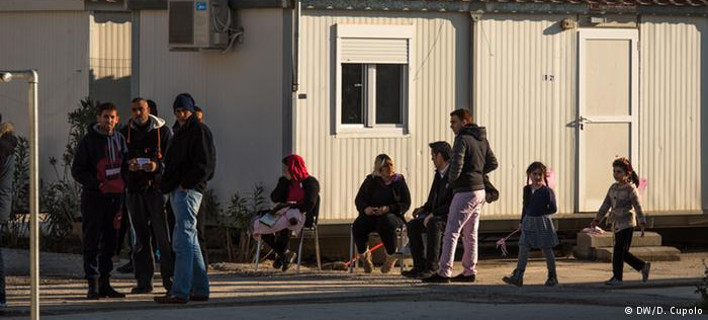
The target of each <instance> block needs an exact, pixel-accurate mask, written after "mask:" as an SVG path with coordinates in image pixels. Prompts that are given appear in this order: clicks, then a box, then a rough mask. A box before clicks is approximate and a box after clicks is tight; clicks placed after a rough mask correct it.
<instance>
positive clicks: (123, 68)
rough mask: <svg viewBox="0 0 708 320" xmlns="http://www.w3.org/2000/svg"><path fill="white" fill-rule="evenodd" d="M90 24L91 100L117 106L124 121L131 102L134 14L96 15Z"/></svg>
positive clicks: (97, 13)
mask: <svg viewBox="0 0 708 320" xmlns="http://www.w3.org/2000/svg"><path fill="white" fill-rule="evenodd" d="M90 20H91V24H90V34H91V43H90V48H91V49H90V55H89V63H90V68H91V75H90V79H89V91H90V94H91V97H92V98H94V99H97V100H99V101H111V102H113V103H116V104H117V105H118V107H119V111H120V113H121V114H123V115H124V117H125V116H127V115H128V114H129V113H128V111H129V104H128V102H130V98H131V97H130V75H131V49H132V45H131V41H132V39H131V34H132V30H131V28H132V23H131V13H130V12H94V13H93V14H91V19H90Z"/></svg>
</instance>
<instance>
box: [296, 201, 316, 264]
mask: <svg viewBox="0 0 708 320" xmlns="http://www.w3.org/2000/svg"><path fill="white" fill-rule="evenodd" d="M319 215H320V197H319V196H318V197H317V203H315V208H314V209H312V212H311V213H309V212H308V213H307V217H306V220H305V225H304V226H303V227H302V230H301V231H300V243H299V244H298V246H297V268H296V269H295V272H297V273H300V265H301V264H302V263H301V262H302V243H303V242H304V240H305V232H306V231H307V232H310V233H312V235H313V240H315V257H316V258H317V270H320V271H322V260H321V257H320V234H319V232H318V231H317V220H318V218H319Z"/></svg>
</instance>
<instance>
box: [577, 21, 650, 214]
mask: <svg viewBox="0 0 708 320" xmlns="http://www.w3.org/2000/svg"><path fill="white" fill-rule="evenodd" d="M578 38H579V45H578V69H579V70H578V119H577V121H576V124H577V126H576V127H577V137H578V140H577V141H578V180H577V181H578V182H577V183H578V186H577V191H578V197H577V200H578V201H577V205H578V210H577V211H579V212H595V211H597V209H598V208H599V207H600V205H601V204H602V201H603V200H604V197H605V194H606V193H607V189H608V188H609V186H610V184H611V183H612V182H613V181H614V179H613V178H612V167H611V165H612V161H613V160H614V159H615V158H617V157H620V156H622V157H629V158H630V159H631V160H632V162H633V163H636V162H637V155H638V152H637V151H638V149H637V146H638V145H639V143H638V141H639V128H638V119H639V118H638V103H639V101H638V99H639V94H638V88H639V86H638V85H639V78H638V76H639V74H638V66H639V64H638V62H639V56H638V55H639V52H638V49H637V48H638V46H637V39H638V32H637V30H636V29H580V31H579V37H578Z"/></svg>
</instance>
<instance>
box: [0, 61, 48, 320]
mask: <svg viewBox="0 0 708 320" xmlns="http://www.w3.org/2000/svg"><path fill="white" fill-rule="evenodd" d="M13 78H14V79H22V80H27V82H28V83H29V97H28V98H29V99H28V112H29V129H30V132H29V157H30V159H29V162H30V164H29V172H30V181H29V184H30V190H29V201H30V203H29V205H30V286H31V289H30V308H31V311H30V319H32V320H38V319H39V133H38V132H39V131H38V130H39V124H38V118H37V116H38V114H37V113H38V112H37V110H38V102H39V99H38V96H37V92H38V89H39V76H38V75H37V71H36V70H24V71H0V81H1V82H10V81H12V80H13Z"/></svg>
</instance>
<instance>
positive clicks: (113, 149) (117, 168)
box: [71, 102, 127, 299]
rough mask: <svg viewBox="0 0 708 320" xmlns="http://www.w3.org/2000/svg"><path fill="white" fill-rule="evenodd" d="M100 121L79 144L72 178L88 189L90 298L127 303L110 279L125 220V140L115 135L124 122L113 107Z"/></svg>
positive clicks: (84, 203) (85, 220)
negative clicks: (121, 227) (117, 300)
mask: <svg viewBox="0 0 708 320" xmlns="http://www.w3.org/2000/svg"><path fill="white" fill-rule="evenodd" d="M97 120H98V123H96V124H93V125H91V126H90V127H89V128H88V130H87V132H88V133H87V134H86V136H84V137H83V138H82V139H81V141H79V144H78V146H77V148H76V154H75V155H74V161H73V163H72V164H71V175H72V176H73V177H74V180H76V181H77V182H78V183H80V184H81V185H82V186H83V189H82V192H81V218H82V224H81V229H82V231H83V237H82V238H81V240H82V242H83V254H84V272H85V274H86V279H87V280H88V287H89V289H88V294H87V298H88V299H98V298H99V297H109V298H123V297H125V295H124V294H122V293H119V292H116V291H115V290H113V288H112V287H111V284H110V276H111V270H113V261H112V260H111V257H113V253H114V252H115V250H116V244H117V236H118V233H117V229H118V228H120V219H121V218H122V217H121V211H122V206H123V197H124V193H125V182H124V176H123V175H124V174H125V173H124V172H122V170H121V166H122V163H123V159H124V157H125V153H126V151H127V146H126V145H125V139H124V138H123V135H122V134H120V132H118V131H116V130H115V127H116V125H117V124H118V120H119V119H118V108H117V107H116V106H115V105H114V104H112V103H110V102H109V103H103V104H101V105H99V106H98V119H97ZM99 251H100V253H99ZM97 289H98V290H97Z"/></svg>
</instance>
